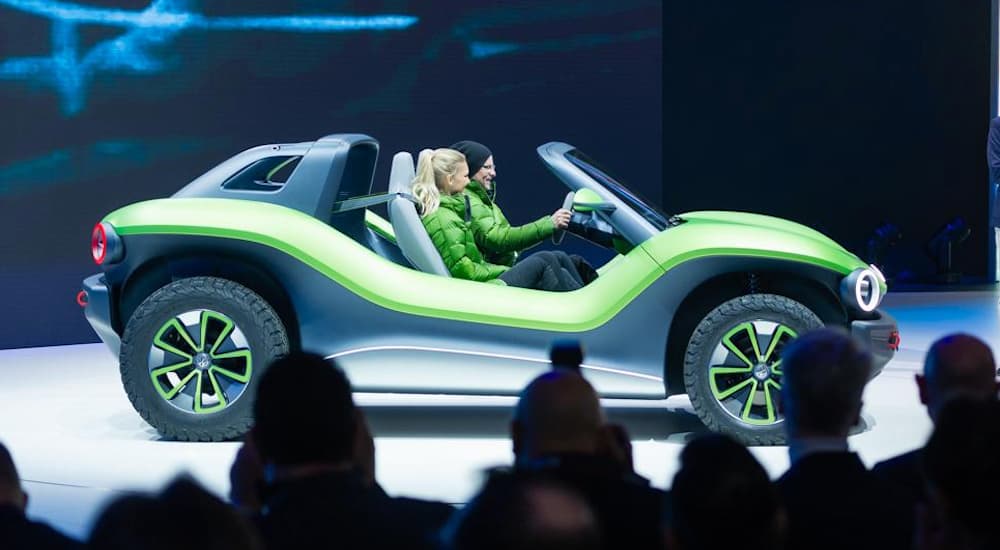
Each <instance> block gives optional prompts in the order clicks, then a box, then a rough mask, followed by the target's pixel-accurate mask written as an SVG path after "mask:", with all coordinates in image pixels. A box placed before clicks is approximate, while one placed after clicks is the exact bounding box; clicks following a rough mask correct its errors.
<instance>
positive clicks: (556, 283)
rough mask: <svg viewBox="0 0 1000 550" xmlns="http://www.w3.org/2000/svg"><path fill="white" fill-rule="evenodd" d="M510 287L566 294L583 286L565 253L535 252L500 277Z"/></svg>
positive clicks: (580, 278) (571, 261) (574, 267)
mask: <svg viewBox="0 0 1000 550" xmlns="http://www.w3.org/2000/svg"><path fill="white" fill-rule="evenodd" d="M500 279H501V280H503V282H505V283H507V284H508V285H509V286H516V287H520V288H533V289H535V290H551V291H555V292H565V291H567V290H576V289H578V288H580V287H581V286H583V278H582V277H581V276H580V273H579V272H578V271H577V269H576V266H575V265H574V264H573V260H572V259H571V258H570V257H569V255H568V254H566V253H564V252H560V253H554V252H550V251H548V250H543V251H541V252H535V253H534V254H531V255H530V256H527V257H526V258H524V259H522V260H520V261H518V262H517V263H516V264H514V266H513V267H511V268H510V269H508V270H507V271H505V272H504V273H503V274H502V275H500Z"/></svg>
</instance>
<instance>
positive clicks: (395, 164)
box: [389, 151, 451, 277]
mask: <svg viewBox="0 0 1000 550" xmlns="http://www.w3.org/2000/svg"><path fill="white" fill-rule="evenodd" d="M415 176H416V170H414V168H413V155H411V154H410V153H408V152H406V151H401V152H399V153H396V154H395V155H394V156H393V157H392V169H391V170H390V172H389V194H390V195H395V196H394V197H393V198H392V200H390V201H389V222H390V223H392V230H393V232H394V233H395V234H396V243H397V244H399V249H400V250H401V251H402V252H403V255H404V256H406V259H407V260H409V262H410V263H411V264H413V266H415V267H416V268H417V269H419V270H420V271H423V272H424V273H433V274H435V275H442V276H444V277H451V273H450V272H449V271H448V268H447V267H446V266H445V265H444V261H443V260H442V259H441V254H440V253H439V252H438V250H437V248H435V246H434V243H433V242H431V238H430V236H429V235H428V234H427V229H425V228H424V224H423V223H422V222H421V221H420V214H418V213H417V207H416V205H415V204H414V201H413V196H412V195H411V188H410V185H411V184H412V183H413V178H414V177H415Z"/></svg>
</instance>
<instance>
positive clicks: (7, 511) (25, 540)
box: [0, 443, 83, 550]
mask: <svg viewBox="0 0 1000 550" xmlns="http://www.w3.org/2000/svg"><path fill="white" fill-rule="evenodd" d="M27 507H28V495H27V493H25V492H24V490H23V489H22V488H21V478H20V476H18V474H17V468H16V467H15V466H14V459H13V458H11V456H10V451H8V450H7V447H5V446H4V445H3V444H2V443H0V548H5V549H14V550H20V549H25V550H27V549H32V550H34V549H35V548H82V547H83V545H82V544H80V543H79V542H77V541H75V540H73V539H71V538H69V537H67V536H65V535H63V534H62V533H60V532H58V531H56V530H55V529H53V528H52V527H50V526H48V525H46V524H44V523H40V522H37V521H32V520H30V519H28V517H27V516H26V515H25V514H24V511H25V509H26V508H27Z"/></svg>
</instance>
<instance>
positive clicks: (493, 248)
mask: <svg viewBox="0 0 1000 550" xmlns="http://www.w3.org/2000/svg"><path fill="white" fill-rule="evenodd" d="M496 185H497V184H496V182H493V189H492V190H490V191H487V190H486V188H484V187H483V186H482V184H481V183H479V182H478V181H475V180H472V181H470V182H469V186H468V187H466V188H465V194H466V195H468V196H469V203H470V205H471V206H472V223H471V224H470V225H471V227H472V233H473V235H475V237H476V244H477V245H478V246H479V248H480V249H482V251H483V252H484V254H485V256H486V259H487V260H488V261H490V262H492V263H494V264H500V265H506V266H511V265H514V260H515V259H517V253H518V252H520V251H521V250H524V249H525V248H530V247H532V246H535V245H536V244H538V243H540V242H542V241H543V240H544V239H545V238H546V237H550V236H552V232H553V231H554V230H555V226H554V225H552V218H550V217H549V216H543V217H541V218H539V219H537V220H535V221H533V222H531V223H526V224H524V225H519V226H517V227H511V225H510V222H508V221H507V217H506V216H504V215H503V211H501V210H500V207H499V206H497V203H496V200H495V199H496V191H497V188H496Z"/></svg>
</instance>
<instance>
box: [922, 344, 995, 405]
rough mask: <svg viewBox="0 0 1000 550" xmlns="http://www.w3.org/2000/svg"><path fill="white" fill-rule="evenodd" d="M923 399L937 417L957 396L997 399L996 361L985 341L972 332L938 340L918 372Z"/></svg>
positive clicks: (928, 352)
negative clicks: (950, 400)
mask: <svg viewBox="0 0 1000 550" xmlns="http://www.w3.org/2000/svg"><path fill="white" fill-rule="evenodd" d="M916 379H917V387H918V388H919V389H920V401H921V402H922V403H923V404H924V405H926V406H927V413H928V414H929V415H930V417H931V419H932V420H936V419H937V416H938V413H939V412H940V410H941V407H942V406H943V405H944V403H945V402H947V401H948V400H949V399H952V398H954V397H956V396H967V397H973V398H981V399H989V398H993V399H995V398H996V396H997V380H996V363H995V362H994V360H993V352H992V351H991V350H990V347H989V346H988V345H986V343H985V342H983V341H982V340H980V339H979V338H976V337H975V336H971V335H969V334H949V335H947V336H944V337H943V338H940V339H938V340H937V341H935V342H934V343H933V344H932V345H931V348H930V349H929V350H928V351H927V356H926V357H925V358H924V372H923V374H922V375H920V374H918V375H916Z"/></svg>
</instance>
